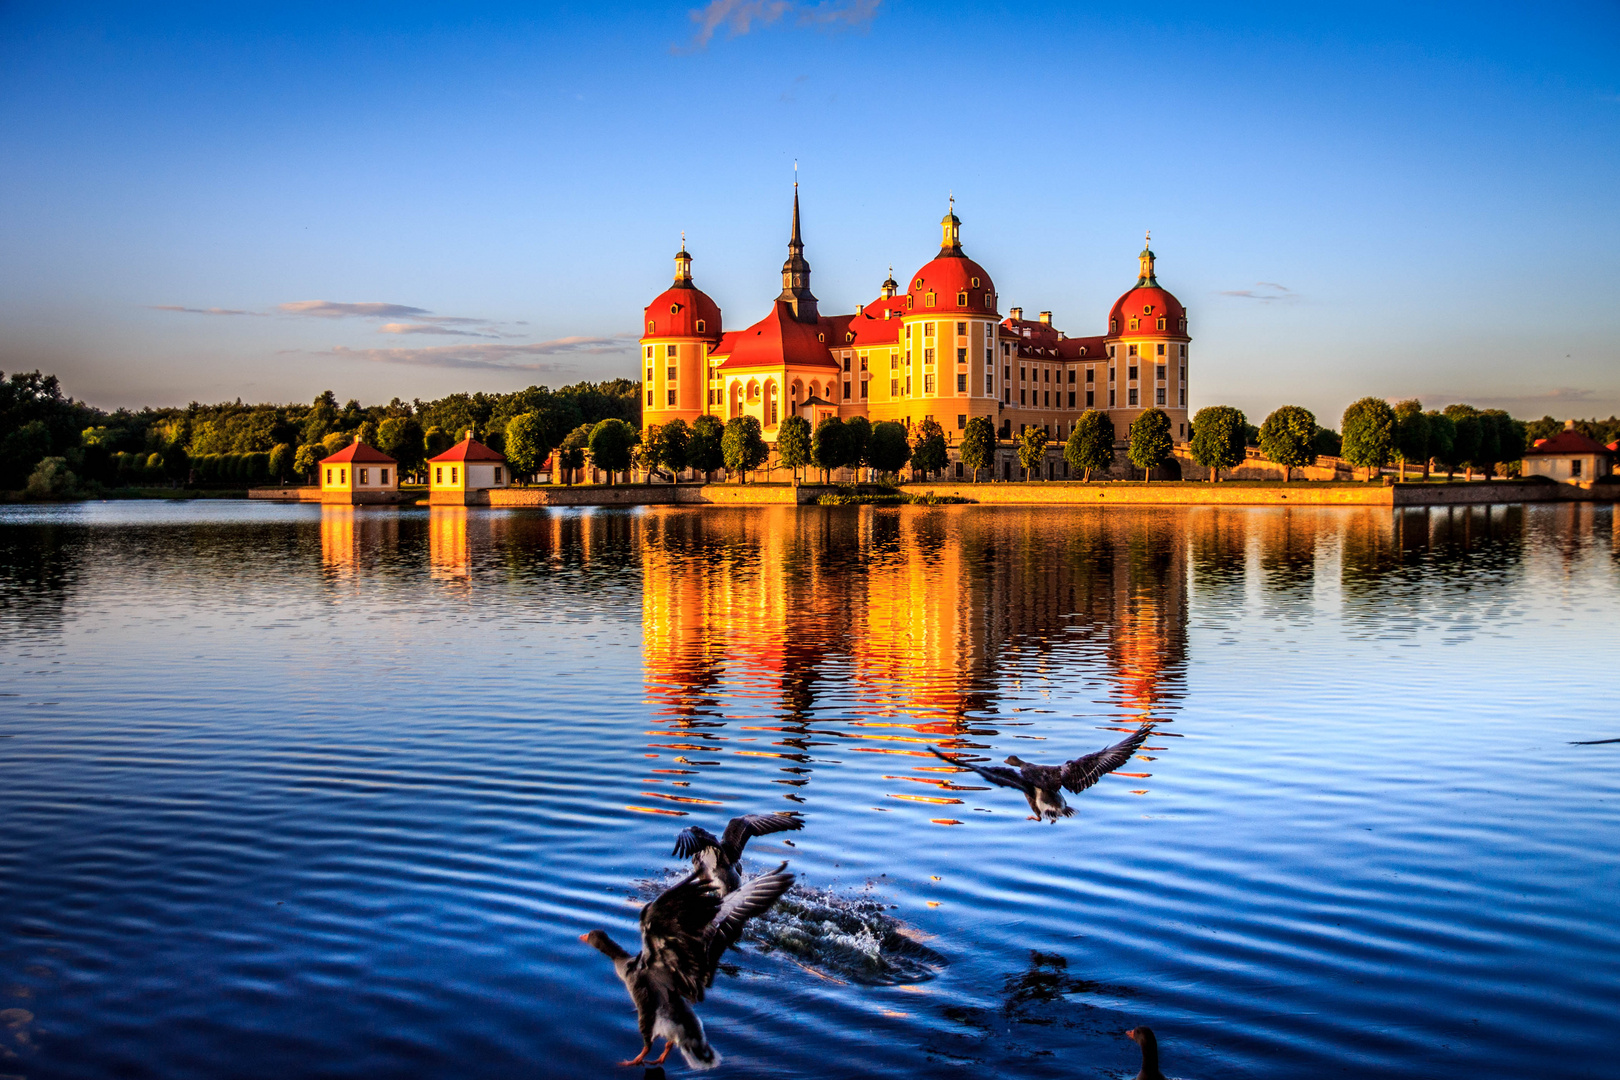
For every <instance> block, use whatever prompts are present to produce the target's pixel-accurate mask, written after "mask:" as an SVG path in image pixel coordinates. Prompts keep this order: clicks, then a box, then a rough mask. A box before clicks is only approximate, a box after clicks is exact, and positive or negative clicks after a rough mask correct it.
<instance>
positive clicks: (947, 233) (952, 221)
mask: <svg viewBox="0 0 1620 1080" xmlns="http://www.w3.org/2000/svg"><path fill="white" fill-rule="evenodd" d="M939 226H940V229H941V232H942V235H941V237H940V242H939V253H940V254H941V255H957V256H960V255H961V254H962V221H961V219H960V218H958V217H957V216H956V193H955V192H954V191H953V192H951V195H950V208H949V209H948V210H946V211H945V216H944V217H942V218H940V219H939Z"/></svg>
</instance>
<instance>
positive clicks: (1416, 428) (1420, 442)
mask: <svg viewBox="0 0 1620 1080" xmlns="http://www.w3.org/2000/svg"><path fill="white" fill-rule="evenodd" d="M1391 453H1392V454H1393V455H1394V457H1395V460H1396V461H1397V462H1399V463H1400V466H1401V475H1400V478H1401V479H1402V480H1405V479H1406V466H1407V463H1409V462H1412V463H1416V462H1420V461H1428V460H1429V418H1428V417H1427V416H1425V415H1424V414H1423V403H1422V402H1421V401H1418V400H1417V399H1416V398H1413V399H1410V400H1407V401H1397V402H1396V403H1395V445H1394V448H1393V450H1392V451H1391Z"/></svg>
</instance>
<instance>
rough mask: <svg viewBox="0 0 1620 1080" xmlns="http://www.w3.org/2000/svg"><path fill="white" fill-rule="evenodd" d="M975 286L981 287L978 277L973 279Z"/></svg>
mask: <svg viewBox="0 0 1620 1080" xmlns="http://www.w3.org/2000/svg"><path fill="white" fill-rule="evenodd" d="M973 287H974V288H975V289H977V288H978V287H979V279H978V278H974V279H973Z"/></svg>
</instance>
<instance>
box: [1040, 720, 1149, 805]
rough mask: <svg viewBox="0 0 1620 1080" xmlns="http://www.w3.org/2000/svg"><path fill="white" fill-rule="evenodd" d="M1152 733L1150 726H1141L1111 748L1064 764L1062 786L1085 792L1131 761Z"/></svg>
mask: <svg viewBox="0 0 1620 1080" xmlns="http://www.w3.org/2000/svg"><path fill="white" fill-rule="evenodd" d="M1152 732H1153V727H1152V725H1151V724H1143V725H1142V726H1141V727H1140V728H1138V729H1137V730H1136V731H1135V732H1134V733H1133V734H1131V735H1127V736H1126V737H1125V738H1123V739H1121V740H1120V741H1119V742H1117V743H1115V744H1114V745H1113V746H1109V747H1106V748H1104V749H1102V750H1098V751H1097V752H1096V753H1094V754H1087V755H1085V756H1084V757H1077V758H1075V759H1074V760H1073V761H1070V762H1066V763H1065V764H1064V766H1063V776H1062V780H1063V786H1064V787H1066V788H1068V789H1069V790H1070V791H1073V792H1081V791H1084V790H1086V788H1088V787H1090V786H1091V785H1092V784H1095V783H1096V782H1097V781H1098V780H1101V779H1102V778H1103V777H1104V776H1106V775H1108V774H1109V773H1111V772H1113V771H1114V770H1115V769H1117V768H1119V767H1120V766H1121V765H1123V764H1125V763H1126V762H1127V761H1129V760H1131V755H1132V754H1134V753H1136V751H1137V749H1138V748H1139V747H1141V745H1142V744H1143V743H1144V742H1146V741H1147V737H1148V735H1150V734H1152Z"/></svg>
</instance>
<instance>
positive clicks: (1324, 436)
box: [1311, 427, 1343, 457]
mask: <svg viewBox="0 0 1620 1080" xmlns="http://www.w3.org/2000/svg"><path fill="white" fill-rule="evenodd" d="M1311 449H1312V450H1315V451H1316V456H1317V457H1338V456H1339V451H1340V450H1341V449H1343V440H1342V439H1340V438H1339V433H1338V432H1337V431H1334V430H1333V429H1332V428H1326V427H1318V428H1317V429H1316V437H1315V438H1314V439H1312V440H1311Z"/></svg>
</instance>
